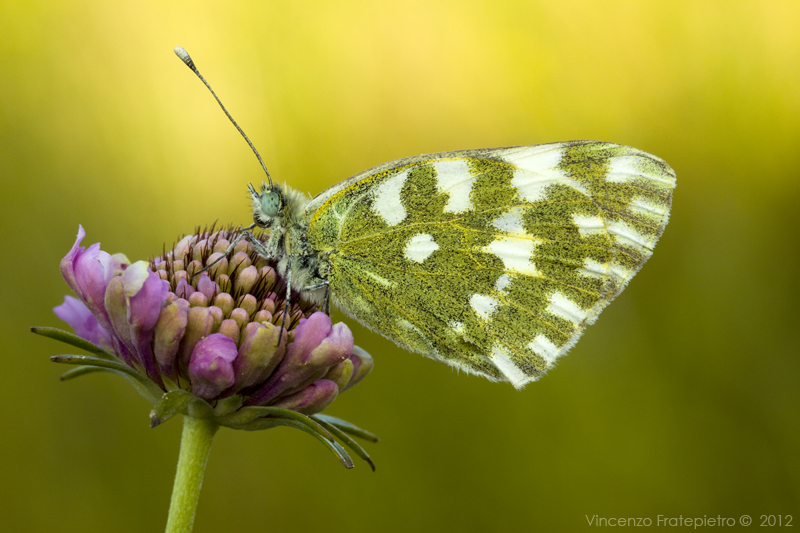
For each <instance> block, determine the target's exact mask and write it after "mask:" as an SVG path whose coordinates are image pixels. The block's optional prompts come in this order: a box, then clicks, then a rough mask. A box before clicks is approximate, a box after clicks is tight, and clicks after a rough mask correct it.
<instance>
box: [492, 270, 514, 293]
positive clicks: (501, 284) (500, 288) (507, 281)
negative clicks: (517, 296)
mask: <svg viewBox="0 0 800 533" xmlns="http://www.w3.org/2000/svg"><path fill="white" fill-rule="evenodd" d="M509 285H511V276H509V275H508V274H503V275H502V276H500V277H499V278H497V281H496V282H495V284H494V290H496V291H497V292H502V293H505V290H506V288H508V286H509Z"/></svg>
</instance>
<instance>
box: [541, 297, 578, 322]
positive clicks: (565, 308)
mask: <svg viewBox="0 0 800 533" xmlns="http://www.w3.org/2000/svg"><path fill="white" fill-rule="evenodd" d="M547 312H548V313H551V314H554V315H556V316H560V317H561V318H563V319H564V320H569V321H570V322H572V323H573V324H575V325H579V324H581V323H582V322H583V321H584V320H585V319H586V314H587V312H586V311H585V310H583V309H581V307H580V306H579V305H578V304H576V303H575V302H573V301H572V300H570V299H569V298H567V297H566V296H564V295H563V294H561V293H560V292H554V293H553V295H552V296H550V305H549V306H548V307H547Z"/></svg>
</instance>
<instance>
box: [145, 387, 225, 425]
mask: <svg viewBox="0 0 800 533" xmlns="http://www.w3.org/2000/svg"><path fill="white" fill-rule="evenodd" d="M178 414H182V415H187V416H193V417H195V418H212V417H213V408H212V407H211V405H209V403H208V402H206V401H205V400H203V399H202V398H198V397H197V396H195V395H194V394H192V393H191V392H188V391H185V390H182V389H176V390H172V391H169V392H166V393H164V394H163V395H162V396H161V399H159V400H158V402H157V403H156V405H155V406H154V407H153V410H152V411H150V427H151V428H154V427H156V426H158V425H159V424H163V423H164V422H166V421H167V420H169V419H170V418H172V417H173V416H175V415H178Z"/></svg>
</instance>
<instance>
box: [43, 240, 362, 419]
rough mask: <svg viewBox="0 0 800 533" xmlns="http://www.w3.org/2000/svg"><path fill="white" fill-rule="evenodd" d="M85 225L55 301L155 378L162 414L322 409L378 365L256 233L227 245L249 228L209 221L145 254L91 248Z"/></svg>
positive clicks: (100, 343)
mask: <svg viewBox="0 0 800 533" xmlns="http://www.w3.org/2000/svg"><path fill="white" fill-rule="evenodd" d="M84 236H85V232H84V230H83V228H82V227H80V228H79V230H78V238H77V240H76V241H75V244H74V245H73V246H72V249H71V250H70V251H69V252H68V253H67V255H66V256H65V257H64V259H63V260H62V261H61V273H62V275H63V276H64V279H65V280H66V281H67V284H68V285H69V286H70V288H72V290H73V292H74V293H75V297H71V296H67V297H66V298H65V301H64V303H63V304H62V305H60V306H58V307H56V308H55V309H54V311H55V313H56V314H57V315H58V317H59V318H61V319H62V320H64V321H65V322H67V323H68V324H69V325H70V326H72V328H73V329H74V330H75V333H76V334H77V335H78V337H80V338H81V339H82V340H81V342H85V341H88V342H89V343H91V344H92V345H95V346H94V348H96V350H92V349H91V348H88V349H89V350H90V351H93V353H95V354H96V355H98V356H101V357H105V359H104V360H106V361H107V362H106V363H104V364H100V363H98V362H97V361H96V360H95V361H94V364H95V365H97V366H101V367H104V368H113V369H115V370H117V371H121V370H122V371H124V373H125V374H126V375H128V376H129V377H134V378H135V380H136V381H137V383H138V384H139V385H140V387H139V388H140V391H141V390H142V385H143V386H144V387H143V388H144V392H143V393H144V394H145V395H146V396H148V395H149V397H150V399H151V400H153V401H154V402H155V403H157V404H158V405H157V406H156V409H154V414H153V415H152V416H153V419H154V422H156V423H160V422H163V421H164V420H165V419H166V418H169V417H170V416H172V415H173V414H176V413H178V412H182V413H184V414H190V415H192V416H204V417H213V418H214V419H215V420H216V421H217V422H218V423H220V424H223V425H229V426H231V427H244V428H245V429H257V428H256V427H255V426H258V427H269V426H270V424H265V423H264V416H266V417H267V418H268V419H270V418H275V417H276V416H277V417H278V418H280V416H279V415H281V414H282V413H283V414H284V415H285V413H284V411H287V410H288V411H292V412H295V413H299V414H300V415H313V414H315V413H319V412H320V411H322V410H323V409H325V408H326V407H327V406H328V405H330V404H331V402H332V401H333V400H334V399H335V398H336V396H337V395H338V394H339V393H340V392H341V391H343V390H345V389H348V388H350V387H352V386H353V385H355V384H356V383H357V382H358V381H360V380H361V379H362V378H363V377H364V376H365V375H366V374H367V373H368V372H369V370H370V369H371V368H372V358H371V357H370V356H369V355H368V354H367V353H366V352H364V351H363V350H361V349H360V348H358V347H357V346H355V345H354V344H353V335H352V333H351V332H350V329H349V328H348V327H347V326H346V325H345V324H343V323H338V324H331V319H330V317H329V316H328V315H326V314H324V313H322V312H320V311H319V310H318V309H317V306H316V305H315V304H314V303H312V302H309V301H306V300H304V299H303V298H302V296H301V295H300V294H298V293H294V292H293V293H292V297H291V298H290V302H286V301H285V294H286V282H285V281H284V280H283V279H282V278H281V276H280V275H279V274H278V273H277V271H276V270H275V268H274V266H275V265H274V264H272V263H270V262H268V261H267V260H266V259H264V258H263V257H260V256H259V255H258V254H257V253H256V252H255V249H254V247H253V245H252V244H251V243H250V242H249V241H248V240H246V239H242V240H239V241H238V243H237V244H236V246H235V247H234V248H233V249H232V250H231V251H230V252H227V253H226V251H227V249H228V248H229V246H230V243H231V242H232V241H233V240H234V239H235V238H236V237H237V236H238V232H237V231H234V230H231V229H229V230H222V231H213V228H212V229H211V230H204V231H199V230H198V232H197V234H195V235H190V236H187V237H184V238H183V239H181V240H180V241H179V242H178V243H177V244H176V245H175V246H174V247H173V249H171V250H169V251H165V252H164V253H163V254H162V255H161V256H159V257H156V258H154V259H152V260H150V261H137V262H134V263H131V262H130V261H129V260H128V259H127V258H126V257H125V256H122V255H114V256H112V255H109V254H108V253H106V252H104V251H102V250H100V245H99V244H93V245H92V246H90V247H89V248H88V249H87V248H84V247H83V246H81V241H82V240H83V238H84ZM209 265H210V266H209ZM206 268H207V270H204V269H206ZM197 273H199V274H197ZM37 332H40V333H41V332H42V331H37ZM51 336H55V335H51ZM62 340H65V339H64V338H62ZM67 342H72V343H73V344H76V345H79V343H78V341H74V340H73V341H69V340H67ZM81 346H83V345H81ZM103 354H104V355H103ZM65 357H72V359H69V360H66V359H63V358H62V359H58V358H56V359H54V360H57V361H59V362H68V363H73V364H77V363H81V362H83V363H86V362H87V361H88V359H92V358H91V357H88V356H65ZM79 357H84V359H75V358H79ZM109 358H111V359H109ZM94 359H96V358H94ZM88 362H91V361H88ZM113 365H116V366H113ZM253 408H259V409H261V410H260V411H257V412H258V413H259V416H258V417H255V416H254V415H252V414H250V415H243V413H252V412H254V411H252V409H253ZM265 408H269V409H272V411H269V410H264V409H265ZM248 409H250V411H248ZM271 413H272V414H271ZM285 416H294V415H285ZM256 418H259V419H260V420H256ZM253 422H257V424H253ZM248 424H250V426H253V427H249V426H248Z"/></svg>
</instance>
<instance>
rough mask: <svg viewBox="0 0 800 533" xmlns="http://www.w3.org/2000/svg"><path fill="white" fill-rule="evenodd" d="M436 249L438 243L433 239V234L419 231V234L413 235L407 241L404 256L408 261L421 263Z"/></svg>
mask: <svg viewBox="0 0 800 533" xmlns="http://www.w3.org/2000/svg"><path fill="white" fill-rule="evenodd" d="M438 249H439V245H438V244H436V241H434V240H433V236H431V235H428V234H427V233H420V234H419V235H414V236H413V237H411V240H410V241H408V244H407V245H406V250H405V256H406V259H408V260H409V261H415V262H417V263H422V262H423V261H425V260H426V259H427V258H428V257H430V255H431V254H432V253H433V252H435V251H436V250H438Z"/></svg>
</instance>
